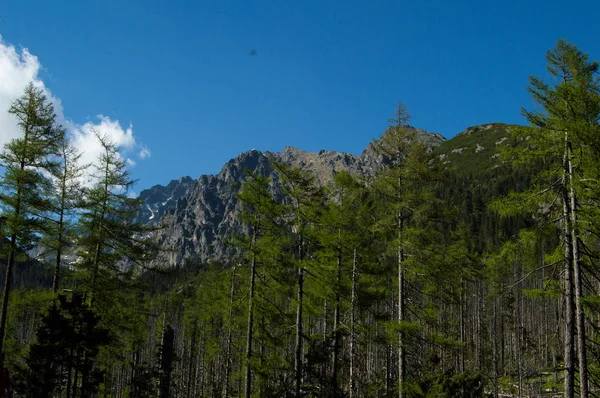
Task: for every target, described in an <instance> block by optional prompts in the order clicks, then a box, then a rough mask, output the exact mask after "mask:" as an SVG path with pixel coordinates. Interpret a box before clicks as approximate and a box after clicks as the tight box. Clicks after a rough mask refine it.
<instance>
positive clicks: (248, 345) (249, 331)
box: [245, 230, 256, 398]
mask: <svg viewBox="0 0 600 398" xmlns="http://www.w3.org/2000/svg"><path fill="white" fill-rule="evenodd" d="M252 242H253V244H254V243H256V230H255V231H254V234H253V236H252ZM255 278H256V253H253V254H252V264H251V267H250V293H249V297H248V329H247V333H246V395H245V397H246V398H250V395H251V392H252V374H251V364H250V360H251V359H252V336H253V333H254V287H255Z"/></svg>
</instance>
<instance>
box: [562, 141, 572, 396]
mask: <svg viewBox="0 0 600 398" xmlns="http://www.w3.org/2000/svg"><path fill="white" fill-rule="evenodd" d="M568 142H569V137H568V133H566V132H565V152H564V156H563V175H562V191H563V192H562V201H563V218H564V219H563V235H564V237H563V238H564V243H565V276H564V278H565V336H564V339H565V340H564V349H565V381H564V383H565V384H564V385H565V398H574V397H575V360H574V357H575V337H574V331H575V313H574V306H575V305H574V299H573V290H574V289H573V268H572V267H573V251H572V250H573V243H572V239H573V238H572V235H571V232H572V228H571V209H570V201H569V193H568V188H567V175H568V162H569V160H568V150H567V148H568Z"/></svg>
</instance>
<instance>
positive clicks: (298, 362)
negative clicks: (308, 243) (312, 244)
mask: <svg viewBox="0 0 600 398" xmlns="http://www.w3.org/2000/svg"><path fill="white" fill-rule="evenodd" d="M302 245H303V238H302V235H301V236H300V242H299V245H298V254H299V259H298V262H299V266H298V297H297V298H298V307H297V310H296V344H295V350H294V351H295V355H294V371H295V374H296V375H295V379H296V380H295V393H296V395H295V396H296V397H297V398H298V397H300V396H301V395H300V390H301V387H302V333H303V331H302V329H303V328H302V326H303V325H302V307H303V300H304V267H302V260H303V257H304V252H303V248H302Z"/></svg>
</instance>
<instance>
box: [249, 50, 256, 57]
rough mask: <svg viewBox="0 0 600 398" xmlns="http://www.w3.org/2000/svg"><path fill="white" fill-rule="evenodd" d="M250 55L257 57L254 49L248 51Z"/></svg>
mask: <svg viewBox="0 0 600 398" xmlns="http://www.w3.org/2000/svg"><path fill="white" fill-rule="evenodd" d="M250 55H251V56H253V57H254V56H255V55H258V53H257V52H256V50H255V49H252V50H251V51H250Z"/></svg>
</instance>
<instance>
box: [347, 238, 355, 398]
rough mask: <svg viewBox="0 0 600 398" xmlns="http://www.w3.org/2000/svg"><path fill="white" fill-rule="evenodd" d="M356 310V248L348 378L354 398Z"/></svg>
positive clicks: (353, 265)
mask: <svg viewBox="0 0 600 398" xmlns="http://www.w3.org/2000/svg"><path fill="white" fill-rule="evenodd" d="M355 311H356V249H354V260H353V261H352V296H351V302H350V377H349V380H348V384H349V386H348V389H349V390H350V391H349V392H350V398H354V385H355V380H354V378H355V374H354V356H355V354H354V351H355V347H354V345H355V344H354V338H355V335H354V312H355Z"/></svg>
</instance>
